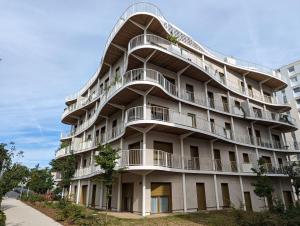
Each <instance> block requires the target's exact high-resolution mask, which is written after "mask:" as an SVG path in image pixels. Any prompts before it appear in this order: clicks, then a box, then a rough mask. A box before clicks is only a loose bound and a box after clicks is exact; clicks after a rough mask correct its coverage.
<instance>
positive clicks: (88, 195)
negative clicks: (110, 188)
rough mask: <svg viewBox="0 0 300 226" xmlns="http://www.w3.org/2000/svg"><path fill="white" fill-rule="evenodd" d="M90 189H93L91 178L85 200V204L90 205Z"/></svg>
mask: <svg viewBox="0 0 300 226" xmlns="http://www.w3.org/2000/svg"><path fill="white" fill-rule="evenodd" d="M90 190H91V180H88V188H87V194H86V201H85V202H86V204H85V206H89V205H90V194H91V192H90Z"/></svg>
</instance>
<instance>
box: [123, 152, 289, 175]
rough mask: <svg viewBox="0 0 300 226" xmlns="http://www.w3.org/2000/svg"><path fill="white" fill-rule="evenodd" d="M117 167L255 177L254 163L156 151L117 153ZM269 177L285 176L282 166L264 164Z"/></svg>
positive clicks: (255, 165)
mask: <svg viewBox="0 0 300 226" xmlns="http://www.w3.org/2000/svg"><path fill="white" fill-rule="evenodd" d="M119 156H120V159H119V161H118V166H119V167H121V168H123V169H125V170H165V171H177V172H182V171H187V172H190V173H191V172H194V173H205V174H208V173H212V174H215V173H219V174H247V175H255V174H254V173H253V171H252V170H251V169H252V168H257V167H258V165H257V164H256V163H247V164H245V163H242V164H237V162H235V161H227V162H226V161H222V160H220V159H214V160H213V159H212V158H207V157H204V158H203V157H186V156H183V157H182V156H181V155H177V154H173V153H169V152H165V151H162V150H156V149H129V150H121V151H120V152H119ZM264 167H265V169H266V170H267V174H269V175H281V176H282V174H285V171H284V165H280V166H278V167H274V166H273V165H272V164H265V165H264Z"/></svg>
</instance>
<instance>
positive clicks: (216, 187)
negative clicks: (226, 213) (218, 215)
mask: <svg viewBox="0 0 300 226" xmlns="http://www.w3.org/2000/svg"><path fill="white" fill-rule="evenodd" d="M214 186H215V198H216V205H217V210H219V209H220V203H219V196H218V183H217V175H216V174H214Z"/></svg>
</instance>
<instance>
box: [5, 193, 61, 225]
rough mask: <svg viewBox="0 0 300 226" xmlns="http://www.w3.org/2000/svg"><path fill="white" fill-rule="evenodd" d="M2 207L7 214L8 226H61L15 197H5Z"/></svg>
mask: <svg viewBox="0 0 300 226" xmlns="http://www.w3.org/2000/svg"><path fill="white" fill-rule="evenodd" d="M2 208H3V210H4V212H5V215H6V226H61V224H59V223H57V222H56V221H54V220H53V219H51V218H50V217H48V216H46V215H44V214H43V213H41V212H39V211H37V210H36V209H33V208H32V207H30V206H28V205H26V204H24V203H22V202H21V201H19V200H16V199H15V198H4V199H3V201H2Z"/></svg>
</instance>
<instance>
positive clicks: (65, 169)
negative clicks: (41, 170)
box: [50, 154, 76, 188]
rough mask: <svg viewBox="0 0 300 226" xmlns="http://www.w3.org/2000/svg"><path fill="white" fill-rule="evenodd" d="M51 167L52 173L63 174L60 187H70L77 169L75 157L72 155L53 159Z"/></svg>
mask: <svg viewBox="0 0 300 226" xmlns="http://www.w3.org/2000/svg"><path fill="white" fill-rule="evenodd" d="M50 165H51V166H52V169H51V171H52V172H59V173H60V174H61V181H60V182H59V183H58V185H59V186H60V187H61V188H65V187H68V186H69V185H70V183H71V179H72V177H73V175H74V173H75V169H76V168H75V167H76V158H75V155H74V154H71V155H69V156H66V157H64V158H59V159H52V160H51V162H50Z"/></svg>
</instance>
